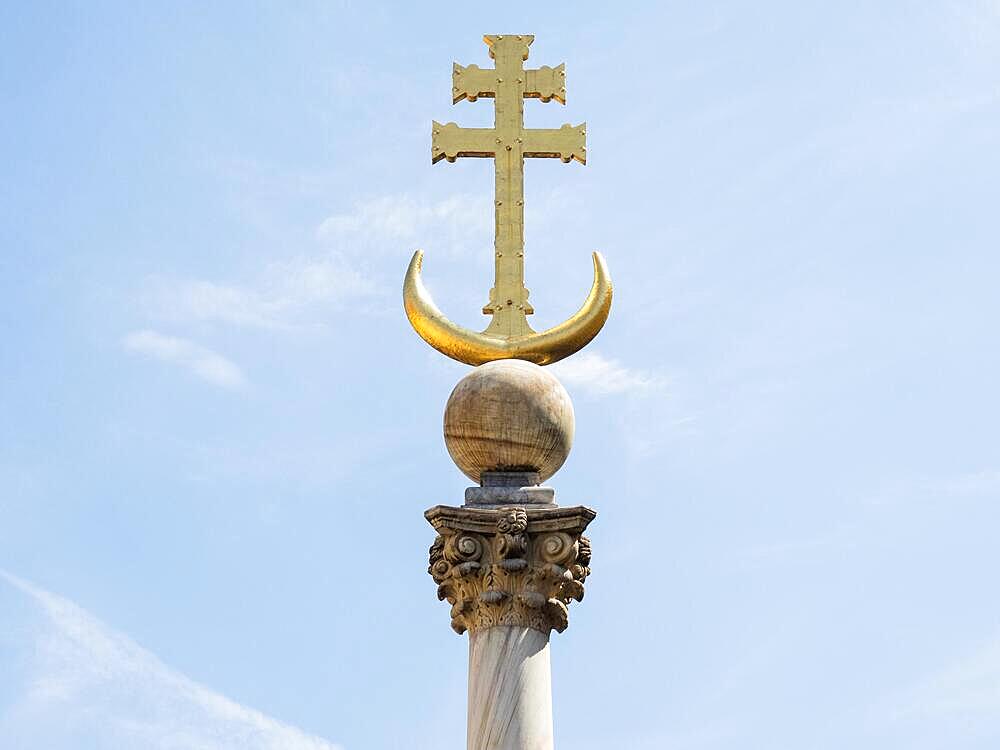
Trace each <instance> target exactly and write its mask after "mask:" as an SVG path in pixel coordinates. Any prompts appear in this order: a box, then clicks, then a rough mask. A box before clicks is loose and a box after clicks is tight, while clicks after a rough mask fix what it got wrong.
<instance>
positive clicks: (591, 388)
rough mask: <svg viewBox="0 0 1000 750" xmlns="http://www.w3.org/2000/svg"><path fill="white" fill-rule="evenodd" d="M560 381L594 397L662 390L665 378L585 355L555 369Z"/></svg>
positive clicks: (579, 355)
mask: <svg viewBox="0 0 1000 750" xmlns="http://www.w3.org/2000/svg"><path fill="white" fill-rule="evenodd" d="M552 370H553V371H554V372H555V374H556V375H557V377H559V378H560V379H561V380H563V381H565V382H566V383H567V384H568V385H570V386H577V387H579V388H581V389H582V390H584V391H586V392H587V393H589V394H591V395H595V396H607V395H613V394H619V393H630V394H635V393H642V392H646V391H649V390H652V389H655V388H659V387H662V386H663V385H665V383H666V381H665V379H664V378H662V377H660V376H657V375H653V374H651V373H648V372H644V371H642V370H633V369H631V368H629V367H626V366H625V365H623V364H621V363H620V362H618V361H617V360H614V359H608V358H606V357H604V356H602V355H601V354H598V353H597V352H582V353H580V354H577V355H575V356H574V357H571V358H569V359H564V360H562V361H561V362H557V363H556V364H554V365H552Z"/></svg>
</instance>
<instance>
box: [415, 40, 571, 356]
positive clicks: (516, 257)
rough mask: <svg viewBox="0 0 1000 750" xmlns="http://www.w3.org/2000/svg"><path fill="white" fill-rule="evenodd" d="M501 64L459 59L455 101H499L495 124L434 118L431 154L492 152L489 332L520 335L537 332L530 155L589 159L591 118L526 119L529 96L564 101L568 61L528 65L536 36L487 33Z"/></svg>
mask: <svg viewBox="0 0 1000 750" xmlns="http://www.w3.org/2000/svg"><path fill="white" fill-rule="evenodd" d="M484 39H485V41H486V44H487V45H489V47H490V56H491V57H492V58H493V59H494V60H495V61H496V67H495V69H492V70H490V69H481V68H479V67H478V66H476V65H469V66H468V67H463V66H461V65H458V64H456V65H455V66H454V71H453V75H452V78H453V82H454V83H453V89H452V92H453V94H454V97H453V98H454V101H455V102H458V101H461V100H462V99H468V100H469V101H475V100H476V99H477V98H478V97H480V96H483V97H491V98H494V99H495V100H496V101H495V125H494V127H493V128H460V127H458V125H456V124H455V123H448V124H447V125H441V124H440V123H438V122H435V123H433V126H432V131H431V133H432V146H431V148H432V160H433V161H434V162H437V161H440V160H441V159H447V160H448V161H455V159H456V158H458V157H460V156H478V157H493V159H494V167H495V180H496V182H495V194H494V201H495V213H496V235H495V276H494V283H493V288H492V289H491V290H490V299H489V302H488V303H487V304H486V305H485V306H484V307H483V313H485V314H487V315H492V316H493V320H492V321H491V322H490V324H489V326H487V328H486V330H485V331H484V332H483V333H486V334H491V335H494V336H499V337H502V338H505V339H513V338H518V337H521V336H527V335H529V334H531V333H533V331H532V329H531V327H530V326H529V325H528V321H527V318H526V317H525V316H526V315H530V314H531V313H533V312H534V310H533V309H532V307H531V304H530V303H529V302H528V290H527V288H525V286H524V159H525V157H558V158H560V159H562V161H564V162H569V161H571V160H573V159H576V160H577V161H579V162H581V163H586V125H585V124H583V125H577V126H575V127H573V126H570V125H563V126H562V127H561V128H532V129H528V128H525V127H524V99H525V98H529V97H530V98H539V99H541V100H542V101H546V102H547V101H549V100H551V99H555V100H556V101H558V102H560V103H565V93H566V88H565V72H564V70H563V66H562V65H559V66H557V67H556V68H550V67H548V66H543V67H541V68H538V69H536V70H525V69H524V61H525V60H526V59H527V58H528V45H530V44H531V42H532V41H533V40H534V37H533V36H530V35H520V36H503V35H497V36H492V35H491V36H486V37H484Z"/></svg>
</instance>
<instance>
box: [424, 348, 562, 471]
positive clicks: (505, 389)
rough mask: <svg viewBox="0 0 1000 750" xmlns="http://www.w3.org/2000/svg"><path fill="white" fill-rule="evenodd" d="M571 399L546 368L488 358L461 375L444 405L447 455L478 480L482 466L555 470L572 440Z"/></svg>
mask: <svg viewBox="0 0 1000 750" xmlns="http://www.w3.org/2000/svg"><path fill="white" fill-rule="evenodd" d="M574 425H575V420H574V417H573V404H572V402H571V401H570V400H569V394H568V393H566V389H565V388H563V386H562V383H560V382H559V381H558V380H556V377H555V375H552V374H551V373H550V372H549V371H548V370H546V369H544V368H542V367H539V366H538V365H536V364H533V363H531V362H525V361H523V360H519V359H502V360H498V361H496V362H487V363H486V364H485V365H480V366H479V367H477V368H476V369H475V370H473V371H472V372H470V373H469V374H468V375H466V376H465V377H464V378H462V379H461V380H460V381H459V382H458V385H456V386H455V390H453V391H452V392H451V396H449V398H448V405H447V406H446V407H445V410H444V442H445V445H447V446H448V453H449V454H451V458H452V460H453V461H454V462H455V464H456V465H457V466H458V468H459V469H461V470H462V472H463V473H464V474H465V475H466V476H467V477H469V479H471V480H473V481H474V482H476V483H478V482H479V481H480V474H481V473H482V472H484V471H531V472H537V473H538V475H539V481H541V482H544V481H545V480H546V479H548V478H549V477H551V476H552V475H553V474H555V473H556V472H557V471H558V470H559V467H560V466H562V465H563V462H564V461H565V460H566V457H567V456H569V451H570V448H571V447H572V445H573V429H574Z"/></svg>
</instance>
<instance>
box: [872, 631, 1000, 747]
mask: <svg viewBox="0 0 1000 750" xmlns="http://www.w3.org/2000/svg"><path fill="white" fill-rule="evenodd" d="M891 713H892V716H893V718H894V719H896V720H901V719H914V718H916V719H920V718H925V719H942V718H945V719H949V718H950V719H954V720H957V721H960V722H962V723H963V724H967V723H969V722H973V721H988V722H990V723H991V724H992V725H993V726H995V727H1000V636H997V637H995V638H993V639H992V640H990V641H988V642H986V643H985V644H982V645H981V646H979V647H978V648H977V649H976V650H975V651H974V652H973V653H971V654H968V655H966V656H965V657H964V658H962V659H959V660H958V661H956V662H955V663H954V664H952V665H951V666H949V667H946V668H945V669H943V670H942V671H940V672H938V673H937V674H934V675H931V676H930V677H928V678H926V679H924V680H923V681H921V682H920V683H919V684H918V685H916V686H915V687H914V688H912V689H910V690H908V691H906V692H905V693H904V694H903V695H901V696H900V697H899V698H898V700H897V701H896V705H895V707H894V710H893V711H892V712H891Z"/></svg>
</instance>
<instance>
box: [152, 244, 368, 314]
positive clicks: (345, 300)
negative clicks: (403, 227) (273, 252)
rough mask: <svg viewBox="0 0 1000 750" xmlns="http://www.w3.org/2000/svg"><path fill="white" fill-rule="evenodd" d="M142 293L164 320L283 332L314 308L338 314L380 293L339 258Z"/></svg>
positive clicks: (160, 284) (159, 285)
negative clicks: (242, 279) (241, 279)
mask: <svg viewBox="0 0 1000 750" xmlns="http://www.w3.org/2000/svg"><path fill="white" fill-rule="evenodd" d="M151 286H152V288H151V289H150V290H149V291H148V293H146V294H144V297H145V298H146V299H147V302H148V303H149V304H150V305H151V308H152V309H151V310H150V312H151V313H152V314H153V316H154V317H156V318H158V319H161V320H169V321H171V322H181V323H190V322H194V323H221V324H225V325H233V326H240V327H247V328H265V329H282V328H290V327H295V326H296V325H299V324H301V323H302V322H303V321H306V320H308V318H309V317H310V312H312V311H314V310H315V309H317V308H318V309H323V310H336V309H342V308H344V307H349V306H351V305H354V304H357V303H358V302H359V301H361V300H364V299H366V298H370V297H372V296H374V295H376V294H377V293H378V292H379V285H378V284H377V283H376V282H375V281H374V280H373V279H371V278H369V277H368V276H366V275H365V274H363V273H362V272H361V271H359V270H358V269H357V268H354V267H353V265H352V263H351V262H350V261H349V260H347V259H345V258H342V257H339V256H332V255H329V256H326V257H322V258H298V259H295V260H290V261H285V262H282V263H270V264H268V265H267V266H266V268H265V269H264V271H263V273H261V274H260V276H259V278H258V279H256V280H254V281H252V282H250V283H218V282H215V281H208V280H204V279H183V280H166V279H158V280H156V281H155V282H154V283H153V284H152V285H151Z"/></svg>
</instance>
